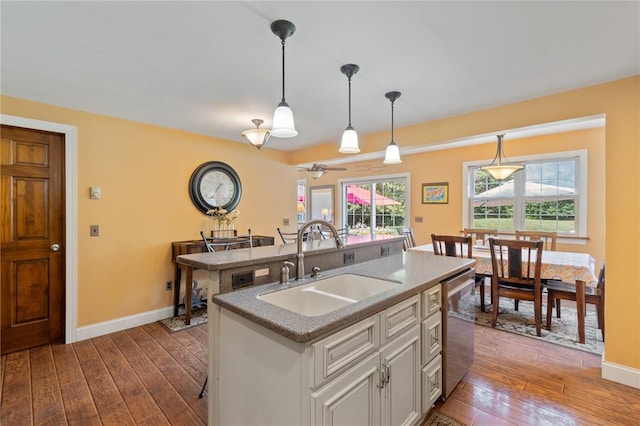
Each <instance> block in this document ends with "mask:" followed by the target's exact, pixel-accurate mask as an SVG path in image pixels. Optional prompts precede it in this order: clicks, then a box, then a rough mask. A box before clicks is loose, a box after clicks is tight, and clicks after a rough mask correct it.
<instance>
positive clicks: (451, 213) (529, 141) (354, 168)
mask: <svg viewBox="0 0 640 426" xmlns="http://www.w3.org/2000/svg"><path fill="white" fill-rule="evenodd" d="M604 134H605V129H604V128H593V129H586V130H579V131H572V132H563V133H557V134H550V135H545V136H538V137H529V138H523V139H510V138H505V152H507V153H508V157H509V158H514V157H517V156H525V155H535V154H540V153H545V154H549V153H554V152H563V151H576V150H582V149H585V150H587V151H588V171H589V175H588V184H589V185H588V193H587V194H586V195H587V200H588V205H587V216H588V222H587V226H588V228H587V236H588V237H589V239H588V240H587V241H586V243H585V244H584V245H581V244H570V245H569V244H562V243H561V244H559V245H558V250H561V251H562V250H566V251H577V252H585V253H590V254H591V255H592V256H593V257H594V259H596V261H597V265H598V267H599V265H601V262H602V260H603V259H604V255H605V253H604V250H605V233H604V230H605V229H604V220H605V215H604V213H605V206H604V197H605V192H604V191H605V190H604V177H605V169H604V167H605V160H604V152H605V141H604ZM495 149H496V142H495V141H494V142H492V143H488V144H482V145H474V146H468V147H461V148H454V149H442V150H437V151H430V152H425V153H421V154H413V155H405V156H403V157H402V164H401V165H398V166H393V169H392V168H391V167H385V168H384V169H383V170H381V171H380V172H377V173H376V175H385V174H387V172H391V170H393V171H394V172H395V173H397V172H399V171H400V170H402V171H410V179H411V190H410V201H411V202H410V206H411V207H410V208H411V219H410V226H411V227H412V228H413V231H414V234H415V236H416V241H417V243H418V244H427V243H430V242H431V237H430V235H431V234H432V233H435V234H445V235H460V230H461V229H462V228H463V227H464V225H463V223H462V198H463V197H462V194H463V187H462V165H463V163H464V162H466V161H476V160H479V161H481V160H486V161H487V163H489V162H491V159H492V158H493V156H494V155H495ZM381 161H382V160H373V161H363V162H355V163H349V164H347V165H346V167H347V171H332V172H330V173H326V174H325V175H323V176H322V177H320V178H318V179H310V178H309V174H308V173H307V172H299V173H298V177H299V178H300V179H307V184H308V185H309V186H315V185H334V186H335V192H334V193H335V202H334V205H335V206H338V205H339V203H340V201H339V196H340V193H339V185H338V181H339V180H340V179H345V178H360V177H364V176H371V172H368V171H367V172H365V171H362V172H361V171H359V170H368V168H367V167H366V166H370V167H380V165H381ZM427 182H448V183H449V194H450V197H449V203H448V204H441V205H433V204H422V200H421V193H422V184H423V183H427ZM336 214H337V213H336ZM416 216H421V217H422V218H423V222H422V223H416V222H415V220H414V219H415V217H416ZM335 220H336V221H337V222H339V221H340V218H338V217H336V218H335ZM575 242H576V243H578V241H577V240H576V241H575Z"/></svg>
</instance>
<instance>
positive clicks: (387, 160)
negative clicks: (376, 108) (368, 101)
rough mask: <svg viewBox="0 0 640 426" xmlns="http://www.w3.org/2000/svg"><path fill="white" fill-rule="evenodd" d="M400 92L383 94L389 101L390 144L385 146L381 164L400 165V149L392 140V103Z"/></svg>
mask: <svg viewBox="0 0 640 426" xmlns="http://www.w3.org/2000/svg"><path fill="white" fill-rule="evenodd" d="M400 95H401V93H400V92H387V93H385V94H384V96H385V98H387V99H389V100H390V101H391V142H389V145H388V146H387V150H386V151H385V153H384V161H383V164H400V163H402V160H401V159H400V149H399V148H398V145H397V144H396V142H395V140H394V139H393V103H394V102H395V101H396V99H398V98H399V97H400Z"/></svg>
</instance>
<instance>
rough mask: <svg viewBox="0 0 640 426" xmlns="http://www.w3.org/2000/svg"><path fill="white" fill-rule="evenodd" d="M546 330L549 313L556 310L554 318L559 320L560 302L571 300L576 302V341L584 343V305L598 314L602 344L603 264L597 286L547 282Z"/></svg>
mask: <svg viewBox="0 0 640 426" xmlns="http://www.w3.org/2000/svg"><path fill="white" fill-rule="evenodd" d="M546 287H547V329H548V330H551V312H552V310H553V307H554V306H555V308H556V317H557V318H560V300H571V301H574V302H576V310H577V311H578V312H577V315H578V340H579V341H580V343H584V341H585V332H584V317H585V315H586V304H587V303H589V304H592V305H595V306H596V312H597V314H598V328H599V329H600V332H601V333H602V341H603V342H604V262H603V263H602V268H601V269H600V274H599V275H598V284H597V285H596V287H591V286H588V285H587V284H586V282H584V281H581V280H576V282H575V284H573V283H567V282H563V281H556V280H549V281H547V286H546Z"/></svg>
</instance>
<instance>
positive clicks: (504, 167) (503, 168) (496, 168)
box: [480, 135, 524, 180]
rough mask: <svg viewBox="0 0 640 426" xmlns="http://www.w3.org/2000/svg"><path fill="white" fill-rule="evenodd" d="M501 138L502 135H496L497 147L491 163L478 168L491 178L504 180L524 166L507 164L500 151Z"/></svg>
mask: <svg viewBox="0 0 640 426" xmlns="http://www.w3.org/2000/svg"><path fill="white" fill-rule="evenodd" d="M503 138H504V135H498V148H497V149H496V156H495V157H493V161H492V162H491V164H489V165H488V166H483V167H480V170H484V171H485V172H487V173H489V174H490V175H491V177H492V178H494V179H497V180H504V179H506V178H508V177H509V176H511V175H512V174H514V173H515V172H517V171H519V170H522V169H524V166H522V165H520V164H509V162H508V160H507V157H505V156H504V154H503V153H502V139H503Z"/></svg>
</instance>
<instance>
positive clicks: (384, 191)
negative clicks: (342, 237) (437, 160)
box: [340, 174, 409, 235]
mask: <svg viewBox="0 0 640 426" xmlns="http://www.w3.org/2000/svg"><path fill="white" fill-rule="evenodd" d="M408 187H409V177H408V175H407V174H403V175H398V176H387V177H380V178H375V179H373V178H366V179H361V180H348V181H346V180H345V181H341V182H340V189H341V205H340V209H341V212H342V223H343V226H345V227H348V228H349V234H350V235H381V234H382V235H384V234H387V235H389V234H390V235H396V234H400V233H401V231H402V228H404V227H405V226H407V225H406V224H407V223H408V218H409V209H408V205H407V203H408V201H407V196H406V195H407V188H408Z"/></svg>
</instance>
